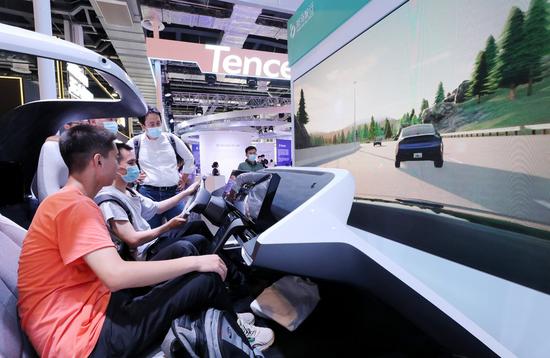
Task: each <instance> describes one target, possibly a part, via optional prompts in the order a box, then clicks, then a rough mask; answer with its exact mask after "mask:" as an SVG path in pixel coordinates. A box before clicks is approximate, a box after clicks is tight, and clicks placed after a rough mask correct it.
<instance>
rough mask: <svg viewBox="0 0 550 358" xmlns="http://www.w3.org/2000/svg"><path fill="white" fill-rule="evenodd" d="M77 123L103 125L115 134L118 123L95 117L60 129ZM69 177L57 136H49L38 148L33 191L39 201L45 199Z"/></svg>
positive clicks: (65, 125)
mask: <svg viewBox="0 0 550 358" xmlns="http://www.w3.org/2000/svg"><path fill="white" fill-rule="evenodd" d="M79 124H91V125H93V126H97V127H104V128H105V129H107V130H108V131H110V132H111V133H113V134H115V135H116V134H117V132H118V125H117V123H116V122H115V121H114V120H113V119H112V118H97V119H90V120H88V119H84V120H76V121H72V122H68V123H65V124H64V125H63V129H62V130H68V129H69V128H72V127H74V126H76V125H79ZM68 178H69V169H68V168H67V165H66V164H65V163H64V162H63V158H61V152H60V151H59V136H58V135H55V136H51V137H48V139H46V142H44V144H43V145H42V148H41V149H40V157H39V159H38V167H37V169H36V178H35V179H36V185H33V186H34V188H33V192H34V194H35V195H36V197H37V199H38V200H39V201H43V200H44V199H46V197H47V196H48V195H51V194H53V193H55V192H57V191H59V189H61V188H62V187H63V186H65V183H67V179H68Z"/></svg>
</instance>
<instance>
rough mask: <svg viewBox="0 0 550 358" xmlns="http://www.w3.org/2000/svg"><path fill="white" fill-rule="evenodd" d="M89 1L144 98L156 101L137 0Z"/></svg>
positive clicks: (152, 101)
mask: <svg viewBox="0 0 550 358" xmlns="http://www.w3.org/2000/svg"><path fill="white" fill-rule="evenodd" d="M90 3H91V5H92V7H93V8H94V10H95V12H96V14H97V17H98V19H99V21H100V22H101V25H102V26H103V28H104V30H105V33H106V34H107V36H108V38H109V39H111V43H112V45H113V48H114V49H115V51H116V53H117V55H118V57H119V58H120V61H121V62H122V65H123V66H124V69H125V70H126V72H127V73H128V75H129V76H130V78H132V80H135V83H136V85H137V86H138V88H139V90H140V92H141V93H142V95H143V97H144V98H145V101H146V102H147V103H148V104H155V103H156V89H155V81H154V78H153V72H152V68H151V66H150V63H149V59H148V58H147V52H146V50H145V35H144V34H143V29H142V27H141V14H140V13H139V6H138V4H137V0H126V1H119V0H90ZM109 4H110V5H109ZM111 5H112V6H111ZM136 64H139V66H136ZM147 68H148V69H149V70H148V71H147V70H146V69H147Z"/></svg>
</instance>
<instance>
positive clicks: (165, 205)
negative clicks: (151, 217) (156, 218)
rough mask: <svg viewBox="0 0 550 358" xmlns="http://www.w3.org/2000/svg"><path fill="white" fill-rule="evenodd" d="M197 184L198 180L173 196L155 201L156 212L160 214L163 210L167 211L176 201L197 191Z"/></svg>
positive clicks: (198, 183) (176, 203)
mask: <svg viewBox="0 0 550 358" xmlns="http://www.w3.org/2000/svg"><path fill="white" fill-rule="evenodd" d="M199 185H200V182H196V183H194V184H193V185H191V186H190V187H189V188H187V189H185V190H184V191H181V192H179V193H177V194H176V195H174V196H173V197H171V198H168V199H166V200H163V201H159V202H157V205H158V209H157V214H162V213H163V212H165V211H168V210H170V209H172V208H173V207H174V206H176V205H178V203H179V202H180V201H181V200H183V198H185V197H187V196H189V195H192V194H193V193H194V192H195V191H197V189H198V188H199Z"/></svg>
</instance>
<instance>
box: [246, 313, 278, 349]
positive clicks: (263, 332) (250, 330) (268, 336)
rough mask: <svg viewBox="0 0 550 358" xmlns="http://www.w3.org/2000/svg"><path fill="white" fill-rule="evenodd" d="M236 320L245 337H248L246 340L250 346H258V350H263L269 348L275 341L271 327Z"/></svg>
mask: <svg viewBox="0 0 550 358" xmlns="http://www.w3.org/2000/svg"><path fill="white" fill-rule="evenodd" d="M237 322H238V323H239V326H240V327H241V329H242V330H243V332H244V335H245V336H246V338H248V342H249V343H250V345H251V346H252V348H258V349H259V350H260V351H263V350H266V349H267V348H269V346H271V345H272V344H273V342H274V341H275V334H274V333H273V331H272V330H271V329H269V328H266V327H257V326H254V325H252V324H247V323H245V322H243V321H241V320H240V319H239V320H237Z"/></svg>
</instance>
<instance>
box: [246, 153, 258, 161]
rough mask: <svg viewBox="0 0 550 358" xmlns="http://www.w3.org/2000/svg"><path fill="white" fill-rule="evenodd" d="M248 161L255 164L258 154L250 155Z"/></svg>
mask: <svg viewBox="0 0 550 358" xmlns="http://www.w3.org/2000/svg"><path fill="white" fill-rule="evenodd" d="M248 161H250V162H255V161H256V154H250V155H249V156H248Z"/></svg>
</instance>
